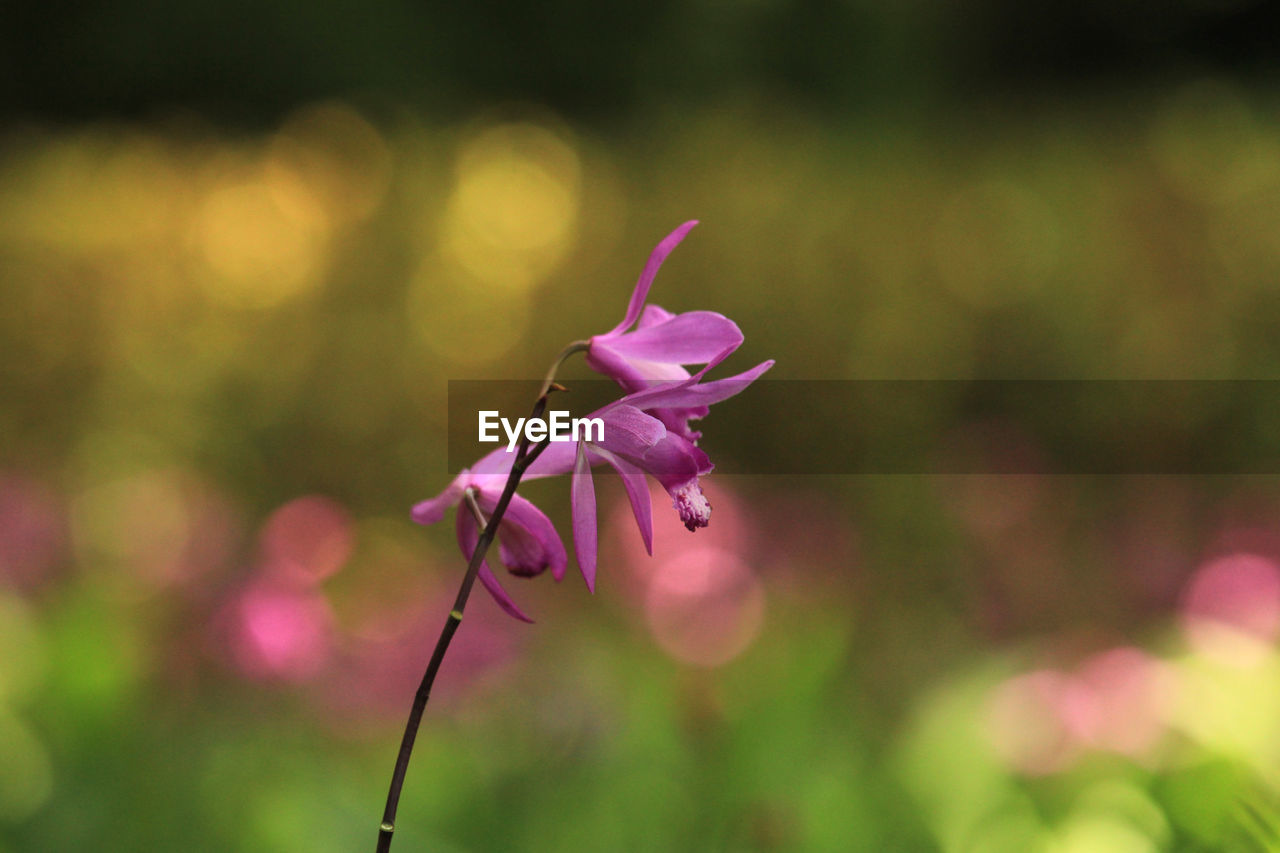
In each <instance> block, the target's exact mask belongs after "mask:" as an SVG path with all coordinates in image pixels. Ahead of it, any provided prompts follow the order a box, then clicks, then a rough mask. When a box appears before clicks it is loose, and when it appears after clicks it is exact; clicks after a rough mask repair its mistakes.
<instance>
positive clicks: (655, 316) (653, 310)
mask: <svg viewBox="0 0 1280 853" xmlns="http://www.w3.org/2000/svg"><path fill="white" fill-rule="evenodd" d="M674 316H676V315H675V314H672V313H671V312H670V311H668V310H667V309H666V308H663V307H662V306H661V305H653V304H652V303H651V304H649V305H646V306H644V312H643V313H641V314H640V324H639V325H638V326H636V328H637V329H647V328H649V327H650V326H656V325H658V324H659V323H665V322H666V321H668V320H670V319H671V318H672V317H674Z"/></svg>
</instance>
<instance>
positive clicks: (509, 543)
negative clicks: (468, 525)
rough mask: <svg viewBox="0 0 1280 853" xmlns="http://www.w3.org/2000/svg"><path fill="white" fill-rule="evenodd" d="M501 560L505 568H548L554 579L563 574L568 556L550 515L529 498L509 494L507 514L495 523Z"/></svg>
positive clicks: (535, 569)
mask: <svg viewBox="0 0 1280 853" xmlns="http://www.w3.org/2000/svg"><path fill="white" fill-rule="evenodd" d="M498 536H499V537H500V538H501V540H502V541H501V543H500V544H501V551H502V561H503V562H504V563H506V564H507V567H508V568H511V569H520V570H524V571H534V572H538V571H541V570H542V569H544V568H550V569H551V574H552V575H553V576H554V577H555V579H556V580H562V579H563V578H564V570H565V567H566V566H567V565H568V563H569V557H568V555H567V554H566V553H565V550H564V543H563V542H561V541H560V534H559V533H557V532H556V528H555V525H553V524H552V523H551V519H549V518H547V516H546V515H545V514H544V513H543V512H542V510H540V509H538V507H536V506H534V504H533V502H532V501H530V500H529V499H528V498H523V497H521V496H520V495H518V494H515V495H512V496H511V503H510V504H508V505H507V514H506V515H504V516H503V518H502V523H501V524H500V525H498Z"/></svg>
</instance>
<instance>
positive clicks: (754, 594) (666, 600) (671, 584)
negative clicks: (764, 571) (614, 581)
mask: <svg viewBox="0 0 1280 853" xmlns="http://www.w3.org/2000/svg"><path fill="white" fill-rule="evenodd" d="M655 562H656V565H655V566H654V574H653V578H652V580H651V581H650V583H649V589H648V593H647V595H646V597H645V613H646V615H647V616H648V621H649V628H650V630H651V631H652V632H653V636H654V638H655V639H656V640H657V642H658V644H659V645H660V646H661V647H662V648H663V649H664V650H665V651H666V652H667V653H668V654H670V655H671V656H672V657H673V658H675V659H676V660H679V661H681V662H683V663H687V664H692V665H694V666H704V667H715V666H721V665H723V664H726V663H728V662H729V661H731V660H733V659H734V658H736V657H737V656H738V655H740V654H741V653H742V652H743V651H745V650H746V649H747V647H749V646H750V645H751V642H752V641H753V640H754V639H755V638H756V635H757V634H759V632H760V628H761V625H762V624H763V622H764V607H765V595H764V588H763V586H762V585H761V584H760V581H759V580H758V579H757V578H756V576H755V573H754V572H752V571H751V568H750V567H749V566H748V565H747V564H746V563H744V562H743V561H742V560H741V559H739V558H738V557H737V556H736V555H735V554H733V553H732V552H730V551H726V550H724V549H721V548H714V547H703V548H694V549H690V550H686V551H683V552H681V553H679V554H677V555H675V556H673V557H670V558H668V559H665V560H658V561H655Z"/></svg>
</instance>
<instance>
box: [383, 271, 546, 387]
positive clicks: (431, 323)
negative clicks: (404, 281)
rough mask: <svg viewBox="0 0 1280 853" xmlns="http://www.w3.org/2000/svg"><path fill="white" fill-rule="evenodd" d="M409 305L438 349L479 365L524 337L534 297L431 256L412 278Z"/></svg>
mask: <svg viewBox="0 0 1280 853" xmlns="http://www.w3.org/2000/svg"><path fill="white" fill-rule="evenodd" d="M408 309H409V310H408V313H409V321H410V323H411V324H412V326H413V329H414V331H415V332H417V334H418V336H419V338H420V339H421V340H422V342H423V343H425V344H426V345H427V346H428V347H429V348H430V349H431V350H432V351H433V352H435V353H436V354H437V355H439V356H440V357H442V358H445V359H447V360H449V361H451V362H453V363H454V364H457V365H463V366H467V367H476V366H480V365H485V364H490V363H492V362H495V361H497V360H499V359H500V358H502V357H503V356H504V355H506V354H507V353H508V352H509V351H510V350H511V348H512V347H513V346H515V344H516V343H517V342H518V341H519V340H520V337H521V336H522V335H523V334H524V332H525V330H526V329H527V328H528V326H529V316H530V300H529V297H528V295H527V294H524V293H519V292H516V293H509V292H504V291H496V290H494V289H493V288H491V287H489V286H487V285H486V284H485V283H483V282H480V281H476V280H475V279H474V278H472V277H471V276H468V275H467V274H466V273H465V272H463V271H461V270H458V269H456V268H455V267H453V266H452V265H450V264H447V263H441V262H440V261H439V260H436V259H428V261H427V262H426V263H424V264H423V266H422V269H421V270H420V271H419V272H418V274H417V275H416V276H415V277H414V280H413V282H412V283H411V284H410V288H409V301H408Z"/></svg>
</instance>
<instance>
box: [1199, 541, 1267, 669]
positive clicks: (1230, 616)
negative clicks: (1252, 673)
mask: <svg viewBox="0 0 1280 853" xmlns="http://www.w3.org/2000/svg"><path fill="white" fill-rule="evenodd" d="M1182 614H1183V629H1184V630H1185V632H1186V636H1187V640H1188V642H1189V643H1190V644H1191V646H1192V647H1193V648H1194V649H1196V650H1197V651H1199V652H1201V653H1204V654H1208V655H1212V656H1214V657H1218V658H1228V659H1230V660H1231V661H1232V662H1235V663H1241V664H1248V663H1250V662H1251V661H1255V660H1257V659H1258V657H1259V656H1260V655H1261V654H1264V653H1265V651H1266V648H1267V647H1268V646H1269V645H1270V644H1272V643H1274V642H1275V640H1276V637H1277V634H1280V568H1277V566H1276V563H1275V561H1273V560H1271V559H1268V558H1267V557H1263V556H1260V555H1258V554H1248V553H1239V554H1231V555H1229V556H1225V557H1219V558H1217V559H1215V560H1212V561H1210V562H1208V563H1206V564H1205V565H1203V566H1201V567H1200V568H1199V569H1198V570H1197V571H1196V573H1195V575H1193V576H1192V578H1191V581H1190V582H1189V583H1188V584H1187V588H1186V590H1185V591H1184V593H1183V607H1182Z"/></svg>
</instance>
